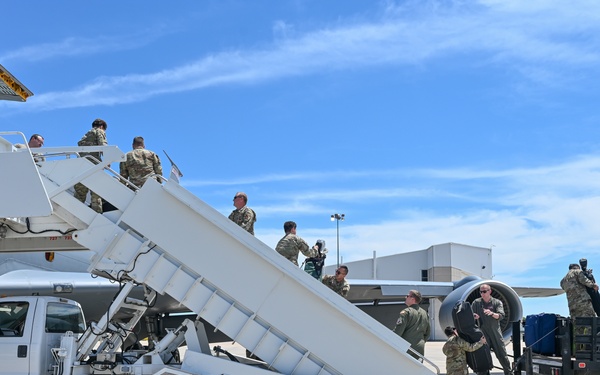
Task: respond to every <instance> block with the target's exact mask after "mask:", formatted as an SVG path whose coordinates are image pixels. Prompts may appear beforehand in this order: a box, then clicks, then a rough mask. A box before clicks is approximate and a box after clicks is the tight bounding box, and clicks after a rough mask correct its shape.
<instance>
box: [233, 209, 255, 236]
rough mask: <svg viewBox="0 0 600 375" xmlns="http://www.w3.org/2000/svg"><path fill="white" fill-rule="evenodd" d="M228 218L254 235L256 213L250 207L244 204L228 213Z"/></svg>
mask: <svg viewBox="0 0 600 375" xmlns="http://www.w3.org/2000/svg"><path fill="white" fill-rule="evenodd" d="M229 220H231V221H233V222H234V223H236V224H237V225H239V226H240V227H242V228H244V229H245V230H246V231H247V232H248V233H250V234H251V235H253V236H254V223H255V222H256V213H255V212H254V210H253V209H251V208H250V207H248V206H244V207H242V208H240V209H239V210H238V209H237V208H236V209H235V210H233V211H232V212H231V214H229Z"/></svg>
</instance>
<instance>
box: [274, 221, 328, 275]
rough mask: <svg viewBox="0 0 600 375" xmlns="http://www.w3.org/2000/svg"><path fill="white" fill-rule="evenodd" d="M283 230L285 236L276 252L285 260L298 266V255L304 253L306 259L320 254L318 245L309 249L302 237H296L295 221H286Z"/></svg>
mask: <svg viewBox="0 0 600 375" xmlns="http://www.w3.org/2000/svg"><path fill="white" fill-rule="evenodd" d="M283 230H284V231H285V236H283V238H282V239H280V240H279V242H277V246H275V250H276V251H277V252H278V253H279V254H281V255H283V256H284V257H285V259H287V260H289V261H290V262H292V263H294V264H295V265H296V266H298V254H299V253H300V252H302V254H304V256H306V257H309V258H311V257H316V256H317V255H318V254H319V248H318V246H317V245H315V246H313V247H309V246H308V243H307V242H306V241H304V240H303V239H302V238H301V237H300V236H297V235H296V223H295V222H293V221H286V222H285V223H284V224H283Z"/></svg>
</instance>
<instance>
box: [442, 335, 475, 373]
mask: <svg viewBox="0 0 600 375" xmlns="http://www.w3.org/2000/svg"><path fill="white" fill-rule="evenodd" d="M482 346H483V342H481V341H479V342H476V343H473V344H469V343H468V342H467V341H465V340H463V339H462V338H460V337H458V336H456V335H454V336H451V337H450V338H449V339H448V341H446V343H445V344H444V346H443V347H442V352H444V354H445V355H446V375H467V374H468V373H469V371H468V368H467V356H466V354H465V353H466V352H474V351H475V350H477V349H479V348H481V347H482Z"/></svg>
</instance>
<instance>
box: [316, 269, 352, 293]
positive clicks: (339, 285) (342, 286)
mask: <svg viewBox="0 0 600 375" xmlns="http://www.w3.org/2000/svg"><path fill="white" fill-rule="evenodd" d="M321 282H322V283H323V284H325V285H327V286H328V287H329V289H331V290H333V291H334V292H336V293H337V294H339V295H340V296H342V297H344V298H345V297H346V296H347V295H348V292H349V291H350V284H348V281H346V279H344V280H343V281H342V282H339V281H337V280H336V278H335V276H334V275H325V276H323V279H322V280H321Z"/></svg>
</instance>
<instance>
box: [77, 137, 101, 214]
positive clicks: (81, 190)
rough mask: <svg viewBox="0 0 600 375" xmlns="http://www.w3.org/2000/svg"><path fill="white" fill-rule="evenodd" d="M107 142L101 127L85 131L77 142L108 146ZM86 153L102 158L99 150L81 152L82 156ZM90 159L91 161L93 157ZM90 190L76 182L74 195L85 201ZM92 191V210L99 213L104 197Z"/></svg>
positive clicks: (78, 143)
mask: <svg viewBox="0 0 600 375" xmlns="http://www.w3.org/2000/svg"><path fill="white" fill-rule="evenodd" d="M107 144H108V142H107V140H106V134H105V133H104V131H103V130H102V129H99V128H92V129H91V130H89V131H88V132H87V133H85V135H84V136H83V137H81V139H80V140H79V142H77V145H78V146H106V145H107ZM86 155H91V156H93V157H94V158H96V159H98V160H101V156H100V153H99V152H89V153H83V152H82V153H80V156H81V157H85V156H86ZM88 160H90V161H91V159H88ZM88 191H90V189H88V188H87V187H86V186H84V185H83V184H81V183H77V184H75V194H74V196H75V198H77V199H79V200H80V201H81V202H84V203H85V198H86V197H87V193H88ZM91 193H92V194H91V195H92V199H91V203H92V210H94V211H96V212H98V213H102V198H100V196H99V195H98V194H96V193H94V192H93V191H92V192H91Z"/></svg>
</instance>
